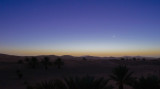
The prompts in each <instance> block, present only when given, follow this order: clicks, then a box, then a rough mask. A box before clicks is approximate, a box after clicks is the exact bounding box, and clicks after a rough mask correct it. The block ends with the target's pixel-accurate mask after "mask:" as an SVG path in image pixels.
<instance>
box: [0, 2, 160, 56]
mask: <svg viewBox="0 0 160 89" xmlns="http://www.w3.org/2000/svg"><path fill="white" fill-rule="evenodd" d="M0 12H1V13H2V14H1V15H0V19H1V20H0V33H1V34H0V53H4V54H12V55H23V56H25V55H26V56H27V55H52V54H54V55H72V56H84V55H91V56H115V57H118V56H150V57H160V1H158V0H154V1H152V0H145V1H144V0H128V1H127V0H124V1H120V0H102V1H100V0H92V1H91V0H76V1H66V0H1V1H0Z"/></svg>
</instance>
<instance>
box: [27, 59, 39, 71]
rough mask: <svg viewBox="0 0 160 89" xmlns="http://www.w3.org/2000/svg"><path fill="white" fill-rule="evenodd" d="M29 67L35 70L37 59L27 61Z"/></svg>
mask: <svg viewBox="0 0 160 89" xmlns="http://www.w3.org/2000/svg"><path fill="white" fill-rule="evenodd" d="M29 65H30V66H31V67H32V68H33V69H35V68H36V66H37V65H38V59H37V58H36V57H32V58H31V60H29Z"/></svg>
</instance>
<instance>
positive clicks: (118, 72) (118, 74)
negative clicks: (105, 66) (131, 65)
mask: <svg viewBox="0 0 160 89" xmlns="http://www.w3.org/2000/svg"><path fill="white" fill-rule="evenodd" d="M132 74H133V72H129V69H128V68H127V67H126V66H125V65H119V66H117V67H116V68H114V69H113V71H112V74H111V75H110V78H111V79H112V80H114V81H116V82H117V84H118V86H119V89H123V86H124V84H129V83H131V81H132V80H133V77H131V76H132Z"/></svg>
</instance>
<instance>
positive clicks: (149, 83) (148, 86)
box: [131, 76, 160, 89]
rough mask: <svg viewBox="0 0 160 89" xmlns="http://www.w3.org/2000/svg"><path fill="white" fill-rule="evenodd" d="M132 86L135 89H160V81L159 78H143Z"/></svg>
mask: <svg viewBox="0 0 160 89" xmlns="http://www.w3.org/2000/svg"><path fill="white" fill-rule="evenodd" d="M131 86H132V87H133V88H134V89H160V79H159V78H158V77H157V76H148V77H143V76H142V77H140V78H139V79H138V80H136V81H135V82H134V83H132V85H131Z"/></svg>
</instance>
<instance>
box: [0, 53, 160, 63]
mask: <svg viewBox="0 0 160 89" xmlns="http://www.w3.org/2000/svg"><path fill="white" fill-rule="evenodd" d="M25 57H33V56H16V55H8V54H2V53H0V62H14V61H17V60H20V59H24V58H25ZM34 57H37V58H38V59H41V58H43V57H49V58H50V59H51V60H52V59H56V58H58V57H60V58H62V59H82V58H86V59H89V60H96V59H121V58H125V59H133V58H136V59H143V58H145V59H146V60H155V59H157V58H155V57H143V56H123V57H112V56H111V57H98V56H79V57H77V56H71V55H63V56H57V55H39V56H34ZM158 59H160V58H158Z"/></svg>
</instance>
